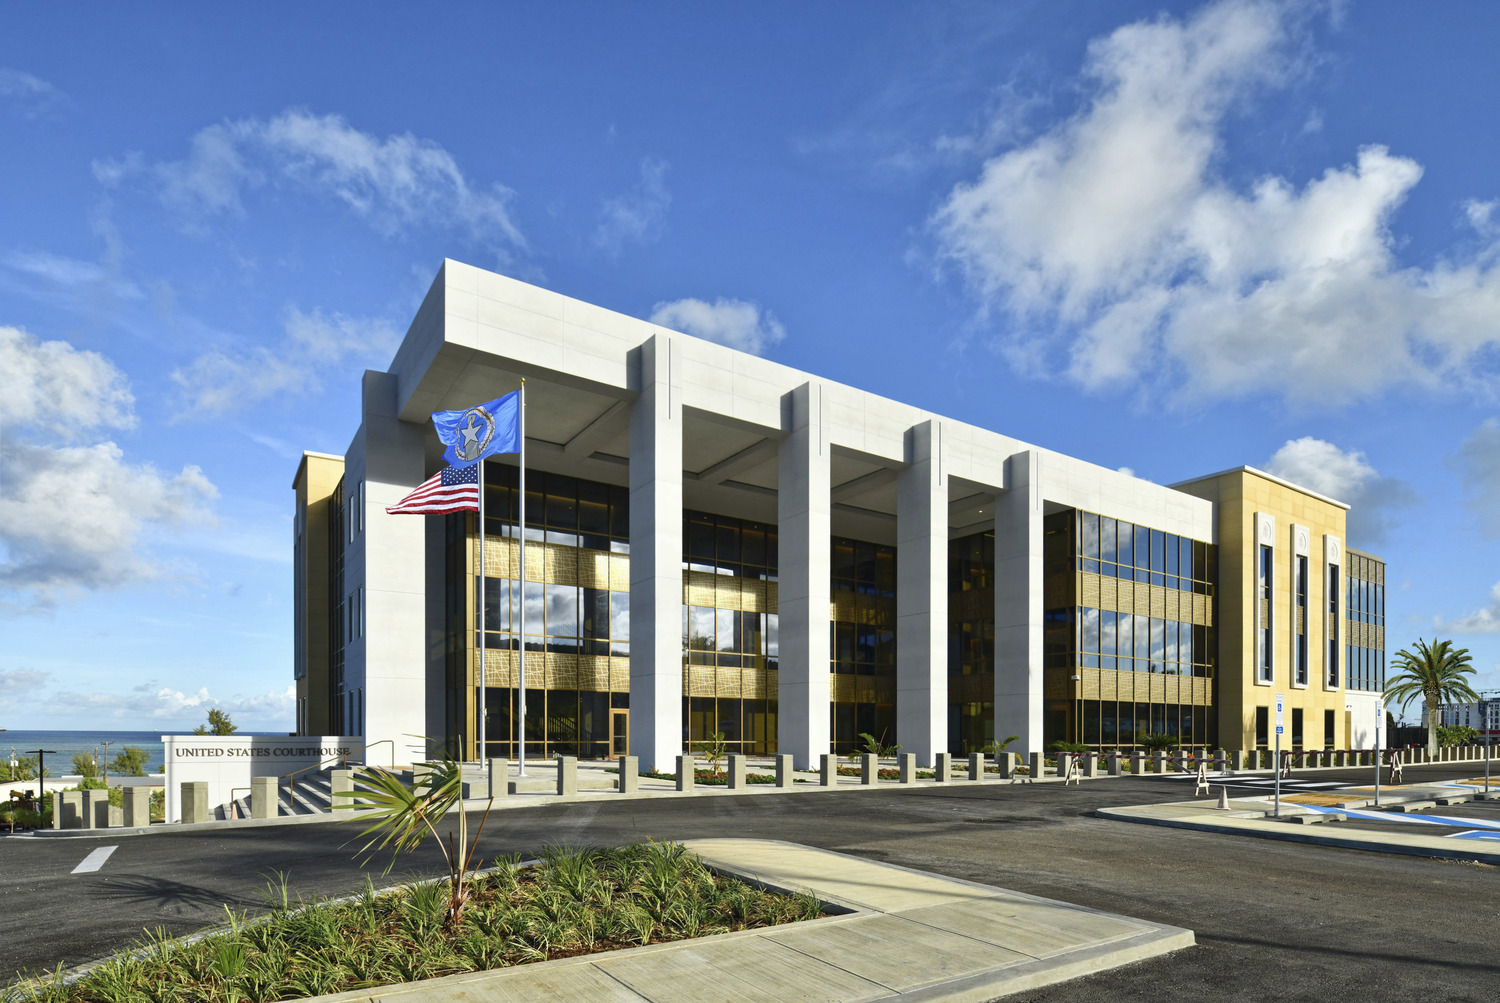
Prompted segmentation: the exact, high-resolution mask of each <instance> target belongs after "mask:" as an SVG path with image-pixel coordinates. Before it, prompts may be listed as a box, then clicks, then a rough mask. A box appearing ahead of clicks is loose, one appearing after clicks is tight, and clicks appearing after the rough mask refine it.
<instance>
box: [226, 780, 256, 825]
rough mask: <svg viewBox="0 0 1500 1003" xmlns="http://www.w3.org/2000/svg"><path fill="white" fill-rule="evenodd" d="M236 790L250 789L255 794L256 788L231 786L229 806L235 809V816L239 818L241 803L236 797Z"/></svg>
mask: <svg viewBox="0 0 1500 1003" xmlns="http://www.w3.org/2000/svg"><path fill="white" fill-rule="evenodd" d="M235 791H249V792H250V793H251V794H252V795H253V794H254V793H255V788H253V787H231V788H229V806H230V807H231V808H232V809H233V810H234V817H235V818H239V817H240V805H239V802H238V801H236V800H235V799H234V792H235Z"/></svg>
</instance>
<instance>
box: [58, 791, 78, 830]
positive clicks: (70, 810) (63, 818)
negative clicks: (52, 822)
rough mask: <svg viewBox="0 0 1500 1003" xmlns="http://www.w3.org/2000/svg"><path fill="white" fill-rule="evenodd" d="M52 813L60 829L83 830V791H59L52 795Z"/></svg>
mask: <svg viewBox="0 0 1500 1003" xmlns="http://www.w3.org/2000/svg"><path fill="white" fill-rule="evenodd" d="M52 804H53V809H52V810H53V812H54V813H55V814H56V816H57V818H58V819H59V824H58V828H60V829H82V828H83V791H59V792H58V793H56V794H54V795H52Z"/></svg>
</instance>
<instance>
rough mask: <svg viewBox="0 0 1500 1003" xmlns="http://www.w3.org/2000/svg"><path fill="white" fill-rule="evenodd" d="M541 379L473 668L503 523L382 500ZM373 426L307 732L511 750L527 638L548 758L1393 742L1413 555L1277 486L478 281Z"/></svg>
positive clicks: (328, 550)
mask: <svg viewBox="0 0 1500 1003" xmlns="http://www.w3.org/2000/svg"><path fill="white" fill-rule="evenodd" d="M850 347H851V350H857V346H852V345H851V346H850ZM893 361H894V360H893ZM523 376H524V377H526V379H527V426H526V427H527V433H528V438H527V443H528V445H527V461H528V462H527V484H526V486H527V502H526V521H527V525H526V527H525V533H526V539H527V541H528V546H527V574H526V579H527V583H526V587H525V589H524V594H523V590H522V589H521V588H520V583H519V580H518V579H519V577H520V576H519V568H518V563H517V557H518V555H517V550H518V548H517V546H516V541H517V537H518V536H519V533H520V530H519V529H518V527H517V525H516V519H517V516H516V511H517V497H516V496H517V477H516V474H517V471H516V467H515V465H514V463H513V462H506V461H504V460H499V459H496V460H491V461H489V462H488V464H487V475H486V480H487V485H486V495H485V497H486V516H487V519H486V525H487V526H488V534H489V541H490V542H489V546H488V548H487V553H486V560H485V566H484V569H483V572H482V573H483V574H484V575H485V577H486V582H487V584H486V595H487V597H488V602H487V605H488V609H489V613H488V631H487V636H486V638H485V639H484V640H483V643H482V644H481V641H480V639H479V637H478V636H477V634H478V630H479V628H478V623H477V609H478V605H477V604H478V598H477V596H478V586H479V576H480V574H481V570H480V568H479V564H478V548H477V539H478V534H477V530H478V520H477V518H476V517H475V516H473V515H456V516H441V517H425V518H424V517H418V516H406V515H402V516H389V515H387V514H386V513H385V511H384V509H385V506H387V505H391V504H393V503H394V502H396V501H397V500H399V499H400V498H401V497H403V496H404V495H406V494H407V493H408V492H410V491H411V490H412V489H413V488H415V487H416V486H417V485H418V484H419V483H420V482H421V481H423V480H424V479H425V478H427V477H428V476H430V475H432V474H433V473H435V472H436V471H437V470H438V469H440V467H441V466H442V461H441V459H440V456H441V450H440V446H439V443H438V441H437V438H436V436H435V435H434V433H433V431H432V428H431V424H430V422H429V413H430V412H431V411H434V410H438V409H448V408H457V407H466V406H469V405H472V404H474V403H477V402H480V401H485V400H490V399H492V398H494V397H498V396H500V395H502V394H504V393H507V392H509V391H510V390H512V389H514V388H515V387H516V386H517V384H518V382H519V380H520V378H521V377H523ZM1004 390H1005V387H1004V383H1003V379H1001V378H997V382H996V387H995V392H996V393H1004ZM362 401H363V403H362V413H361V416H360V424H359V428H358V430H357V432H356V433H355V435H354V438H353V440H352V441H351V443H350V445H349V448H348V450H347V451H346V452H345V454H344V456H343V457H334V456H326V455H322V454H316V453H308V454H306V455H305V456H304V458H303V460H302V463H301V465H300V466H299V468H298V471H297V475H296V477H295V479H294V485H293V486H294V488H295V490H296V506H297V507H296V521H295V555H296V559H295V565H294V566H295V569H296V571H295V574H296V588H297V592H296V595H297V614H296V615H297V638H296V668H295V675H296V680H297V708H298V711H297V723H298V730H299V732H301V733H305V734H362V735H363V736H364V738H365V740H366V741H367V742H370V743H375V742H381V743H385V742H389V743H391V744H394V745H395V746H396V747H397V749H398V753H397V758H398V759H406V758H417V757H419V756H421V755H423V750H422V739H421V738H420V737H414V736H427V737H430V738H431V739H433V740H435V741H437V742H439V743H441V744H443V745H445V746H446V747H447V748H449V749H451V750H452V751H453V752H455V753H456V754H458V755H460V756H462V757H464V758H468V759H474V758H478V757H479V756H480V754H481V752H483V753H484V754H485V755H489V756H508V757H514V756H515V755H516V752H517V747H516V733H517V724H518V722H517V721H516V713H517V710H516V708H517V699H516V687H517V685H518V679H517V676H518V672H517V669H518V661H519V652H520V650H521V648H522V647H523V645H524V648H525V650H526V652H527V658H526V662H527V690H528V693H527V700H526V702H527V720H526V722H525V726H526V742H527V754H528V756H531V757H536V756H544V755H549V754H553V753H563V754H569V755H580V756H585V757H603V756H608V755H614V754H620V753H623V752H625V751H626V750H629V751H630V752H632V753H634V754H636V755H638V756H640V757H641V763H642V765H653V764H654V765H656V766H658V767H664V766H669V765H670V763H671V761H672V757H673V756H675V755H676V754H678V753H679V752H681V751H683V750H684V748H685V747H686V746H688V745H690V744H696V743H698V742H700V741H702V740H703V739H704V738H705V737H707V736H708V735H710V734H712V733H714V732H722V733H723V734H724V735H725V736H726V737H727V739H728V742H729V745H730V748H731V750H734V751H743V752H746V753H752V754H767V753H771V752H783V753H790V754H792V755H793V756H794V757H795V759H796V762H797V764H798V765H799V766H807V765H809V764H811V763H812V762H814V761H815V759H816V757H817V756H818V755H819V754H821V753H825V752H829V751H835V752H840V753H843V752H849V751H852V750H854V749H855V748H857V747H859V746H860V745H861V739H860V735H861V734H862V733H867V734H871V735H873V736H875V737H876V738H877V739H880V740H882V741H884V742H886V743H888V744H900V746H901V747H902V749H903V751H906V752H912V753H916V754H917V756H918V758H919V761H920V762H922V763H924V764H925V763H930V762H931V760H932V757H933V754H934V753H936V752H940V751H951V752H956V753H963V752H968V751H971V750H978V749H979V748H980V747H981V746H983V745H984V744H985V743H986V742H989V741H992V740H993V739H994V738H995V737H996V736H1000V737H1002V738H1003V737H1007V736H1010V735H1017V736H1019V741H1018V743H1016V745H1014V746H1012V750H1013V751H1021V752H1026V751H1037V750H1042V749H1044V748H1045V747H1047V746H1049V745H1050V744H1051V743H1053V742H1055V741H1078V742H1083V743H1085V744H1088V745H1091V746H1095V747H1100V748H1115V747H1130V746H1132V745H1134V744H1136V743H1137V742H1138V741H1139V738H1140V736H1141V735H1142V734H1144V733H1146V732H1164V733H1167V734H1171V735H1175V736H1177V737H1178V739H1179V740H1180V742H1181V743H1182V744H1183V745H1185V746H1194V747H1200V748H1203V747H1224V748H1228V749H1245V748H1252V747H1255V746H1258V745H1266V744H1269V743H1270V741H1271V739H1272V734H1273V730H1272V729H1274V720H1273V714H1274V712H1273V710H1272V707H1273V706H1274V698H1275V694H1277V693H1281V694H1283V695H1284V699H1285V705H1286V708H1287V713H1286V722H1285V724H1286V730H1285V735H1284V736H1283V744H1284V746H1285V747H1289V748H1296V747H1301V748H1323V747H1339V748H1344V747H1350V746H1362V747H1368V746H1370V745H1372V744H1373V739H1374V735H1373V725H1374V704H1375V700H1376V697H1377V695H1378V694H1379V692H1380V691H1381V689H1382V688H1383V686H1384V679H1385V626H1384V617H1385V565H1384V564H1383V563H1382V562H1380V561H1379V560H1378V559H1376V558H1374V557H1371V556H1370V555H1367V554H1364V553H1361V552H1359V551H1355V550H1350V549H1348V548H1347V546H1346V541H1345V525H1346V523H1345V517H1346V513H1347V508H1348V507H1347V506H1346V505H1344V504H1342V503H1340V502H1338V501H1335V500H1333V499H1330V498H1325V497H1323V496H1321V495H1318V494H1317V493H1315V492H1312V491H1309V490H1307V489H1306V488H1303V487H1299V486H1298V485H1295V484H1291V483H1288V482H1286V481H1284V480H1281V479H1280V478H1277V477H1274V476H1271V475H1270V474H1267V473H1264V472H1262V471H1258V470H1255V469H1253V468H1250V467H1239V468H1236V469H1234V470H1229V471H1225V472H1223V473H1220V474H1214V475H1211V476H1208V477H1203V478H1199V479H1196V480H1192V481H1189V482H1186V483H1183V484H1179V485H1176V486H1174V487H1164V486H1161V485H1157V484H1152V483H1149V482H1147V481H1143V480H1140V479H1138V478H1135V477H1132V476H1129V475H1127V474H1123V473H1119V472H1117V471H1116V470H1113V469H1110V468H1108V467H1104V466H1099V465H1096V464H1093V463H1089V462H1087V461H1084V460H1080V459H1076V458H1073V457H1070V456H1065V455H1063V454H1061V453H1057V452H1054V451H1051V450H1048V449H1044V448H1041V447H1038V446H1034V445H1030V444H1028V443H1025V442H1021V441H1019V440H1016V439H1013V438H1010V437H1008V436H1005V435H1003V434H1000V433H997V432H992V431H989V430H987V429H983V428H978V427H976V426H973V425H969V424H965V423H963V422H959V421H954V420H952V419H949V418H945V417H943V416H941V415H938V414H934V413H932V412H928V411H924V410H922V409H920V408H917V407H914V406H912V405H909V404H903V403H900V402H897V401H892V400H889V399H886V398H882V397H878V396H876V395H874V394H870V393H867V392H865V391H861V390H858V389H855V388H853V387H847V386H843V385H841V384H838V383H834V382H831V381H828V380H824V379H821V378H819V377H817V376H813V375H810V374H807V373H802V372H798V371H796V370H793V369H790V368H788V367H786V366H782V365H778V364H776V363H774V362H770V361H767V360H765V359H761V358H757V357H755V356H751V355H747V354H744V353H741V352H737V351H734V350H732V349H729V348H726V347H724V346H722V345H717V344H713V343H710V342H706V341H703V340H700V339H697V338H692V337H689V336H686V335H683V334H680V333H677V332H674V331H670V330H667V329H664V328H661V327H659V326H656V325H653V324H649V323H647V322H645V321H641V320H637V319H634V318H631V317H626V316H622V315H620V314H616V313H612V312H610V311H608V310H605V309H603V308H600V307H597V306H592V305H590V304H587V303H583V302H580V301H578V300H574V299H569V298H568V297H565V296H561V295H558V294H556V293H552V292H548V291H546V290H543V289H539V288H536V287H534V286H530V285H526V284H524V283H521V282H518V281H515V280H513V279H509V278H506V277H504V276H500V275H496V274H493V273H490V272H486V271H483V270H481V269H477V268H473V267H471V266H468V265H464V264H460V263H458V262H455V261H447V262H445V263H444V265H443V268H442V271H441V272H440V273H439V275H438V277H437V279H436V281H435V282H434V283H433V286H432V288H431V290H430V291H429V292H428V294H427V297H426V299H425V301H424V302H423V304H422V306H421V308H420V309H419V310H418V312H417V316H416V318H415V319H414V320H413V322H412V325H411V328H410V330H409V332H408V333H407V335H406V338H405V340H404V341H403V342H402V344H401V346H400V348H399V349H398V350H397V352H396V356H395V358H394V359H393V360H392V362H391V365H390V367H389V371H388V372H367V373H365V374H364V382H363V396H362ZM523 608H524V609H525V610H526V613H527V616H526V628H525V635H524V637H523V636H522V635H521V632H520V624H521V611H522V609H523ZM481 656H482V657H481ZM481 673H482V674H483V676H482V677H483V679H484V680H485V690H484V698H483V705H482V708H481V702H480V686H479V682H480V679H481ZM481 710H482V712H483V713H484V714H485V715H487V718H486V720H487V725H486V727H487V735H488V747H487V748H486V749H484V750H480V749H479V748H478V740H477V734H476V732H477V728H476V722H477V719H478V715H479V713H480V712H481ZM385 755H386V753H385V752H384V751H380V752H378V753H377V754H373V755H372V758H377V757H378V758H379V759H383V758H384V756H385Z"/></svg>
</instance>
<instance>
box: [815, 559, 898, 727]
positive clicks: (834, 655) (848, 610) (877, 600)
mask: <svg viewBox="0 0 1500 1003" xmlns="http://www.w3.org/2000/svg"><path fill="white" fill-rule="evenodd" d="M832 548H833V550H832V562H831V570H832V581H831V583H830V585H831V591H832V600H833V616H832V619H831V620H830V622H829V625H828V630H829V653H830V658H829V671H830V672H832V673H833V678H832V679H831V680H830V681H829V682H830V684H831V685H830V687H829V688H830V690H831V692H832V705H831V706H830V708H829V714H830V734H831V735H832V736H833V751H834V752H835V753H837V754H839V755H848V754H850V753H853V752H856V751H858V750H860V749H863V748H864V741H863V740H862V739H861V738H860V735H862V734H868V735H873V736H874V737H875V739H876V740H877V741H880V742H882V743H884V744H892V743H895V742H897V741H898V736H897V735H896V548H894V547H887V546H883V545H881V544H875V543H867V542H865V541H862V540H850V539H844V538H841V537H835V538H834V539H833V541H832Z"/></svg>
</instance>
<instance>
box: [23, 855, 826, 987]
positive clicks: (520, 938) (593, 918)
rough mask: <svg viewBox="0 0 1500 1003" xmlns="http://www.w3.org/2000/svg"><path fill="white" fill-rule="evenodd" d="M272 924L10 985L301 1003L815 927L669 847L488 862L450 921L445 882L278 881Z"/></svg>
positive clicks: (157, 941) (812, 909) (242, 921)
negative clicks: (309, 899) (302, 891)
mask: <svg viewBox="0 0 1500 1003" xmlns="http://www.w3.org/2000/svg"><path fill="white" fill-rule="evenodd" d="M269 891H270V896H269V898H270V914H269V915H268V916H266V917H264V918H261V919H258V920H255V921H248V920H247V918H246V917H245V916H244V914H241V913H233V912H230V913H228V924H227V926H226V928H224V929H222V930H219V931H215V932H213V933H210V934H208V935H206V936H204V937H202V938H200V939H197V940H189V941H184V940H172V939H170V938H169V937H168V936H167V934H166V933H165V932H164V931H161V930H158V931H156V932H155V933H153V934H150V935H148V936H147V937H146V939H145V940H144V941H143V942H142V943H141V944H140V945H139V946H138V948H137V949H136V950H135V951H131V952H128V953H126V954H122V955H119V956H117V957H115V958H113V959H111V960H109V961H106V962H104V963H103V964H101V965H99V966H97V967H95V968H94V969H93V970H92V971H91V972H90V973H89V974H88V975H86V976H85V977H84V978H82V979H80V980H79V981H77V982H74V983H72V984H64V983H63V981H62V978H61V974H60V972H59V973H58V974H56V975H54V976H52V977H51V978H50V979H44V980H36V981H33V982H31V983H30V984H28V985H25V986H21V987H18V988H16V989H13V990H12V992H11V995H9V996H6V999H7V1000H10V999H14V1000H17V1001H25V1003H54V1001H55V1003H123V1001H127V1000H130V1001H133V1000H150V1001H153V1003H200V1001H203V1003H206V1001H210V1000H212V1001H219V1000H236V1001H242V1003H259V1001H265V1000H290V999H301V998H304V997H307V996H318V995H323V994H327V993H338V992H348V991H350V990H364V989H372V988H375V987H377V986H383V985H391V984H394V983H402V982H414V981H417V980H419V979H430V978H437V977H440V976H444V975H456V974H459V973H462V972H473V971H485V970H489V969H494V968H504V967H507V966H510V965H520V964H526V963H528V962H534V961H545V960H548V959H553V958H567V957H573V956H576V955H581V954H589V953H592V952H595V951H607V950H613V949H616V948H624V947H635V946H638V945H643V944H654V943H658V942H662V941H671V940H682V939H685V938H688V937H702V936H709V935H711V934H716V933H727V932H730V931H734V930H747V929H755V928H758V927H764V926H772V925H776V924H780V923H790V922H796V921H798V920H804V919H813V918H816V917H817V916H818V915H820V914H821V906H820V904H819V902H818V900H817V899H816V898H813V897H812V896H810V895H782V894H778V893H773V892H768V891H765V890H763V889H760V888H756V887H753V886H751V885H748V884H746V883H745V882H743V881H740V880H738V879H736V878H732V877H726V876H724V875H720V874H716V873H714V872H713V871H710V870H709V869H708V868H706V867H705V866H704V865H703V863H702V862H701V861H700V860H699V859H698V858H697V857H695V856H694V855H693V854H691V853H689V852H688V851H687V850H686V849H685V848H684V847H682V846H680V845H676V844H672V843H647V844H644V845H641V846H628V847H623V848H620V849H595V848H590V847H566V846H549V847H547V848H546V849H544V850H543V851H542V854H541V859H540V861H539V862H538V863H537V864H536V865H535V866H522V865H521V864H520V863H519V861H518V859H517V858H516V857H513V856H510V857H500V858H497V859H496V860H495V861H494V862H493V864H492V866H491V867H490V868H488V869H486V870H484V871H481V872H480V873H479V874H477V875H475V876H474V877H473V878H472V879H471V881H470V887H469V890H468V898H467V902H466V906H465V908H464V910H463V912H462V914H461V916H460V917H459V919H458V920H457V921H456V922H450V921H449V919H448V908H449V888H448V882H447V881H446V880H444V879H439V880H436V881H418V882H416V883H413V884H409V885H407V886H405V887H403V888H400V889H397V890H395V891H391V892H386V893H384V894H378V893H377V892H376V891H375V889H374V887H373V884H372V883H371V882H369V880H368V879H367V880H366V884H365V889H364V891H363V893H362V894H359V895H356V896H354V897H352V898H350V899H348V900H344V901H341V902H337V903H330V902H315V903H306V902H303V901H301V900H299V899H297V898H296V897H295V896H293V895H292V894H291V892H290V891H289V890H288V888H287V885H286V882H285V879H284V877H283V876H280V875H278V876H277V877H276V878H275V879H274V880H273V881H272V882H271V884H270V885H269Z"/></svg>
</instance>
